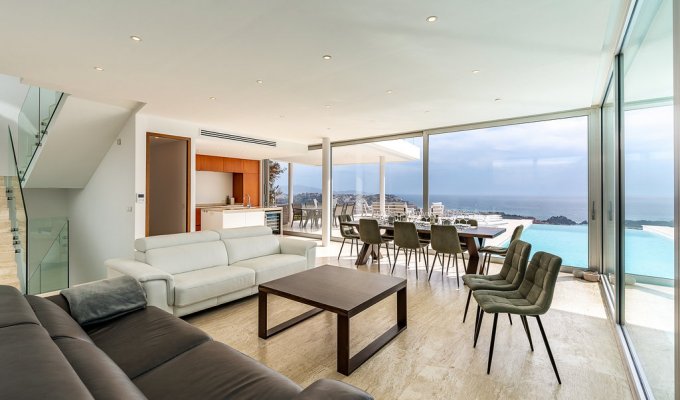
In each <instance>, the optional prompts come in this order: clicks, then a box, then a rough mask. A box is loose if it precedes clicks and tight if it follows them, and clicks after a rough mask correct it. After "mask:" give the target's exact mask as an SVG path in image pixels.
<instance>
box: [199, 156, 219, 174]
mask: <svg viewBox="0 0 680 400" xmlns="http://www.w3.org/2000/svg"><path fill="white" fill-rule="evenodd" d="M196 171H213V172H222V157H216V156H204V155H196Z"/></svg>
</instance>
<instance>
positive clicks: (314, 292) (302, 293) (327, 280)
mask: <svg viewBox="0 0 680 400" xmlns="http://www.w3.org/2000/svg"><path fill="white" fill-rule="evenodd" d="M405 287H406V279H403V278H395V277H393V276H387V275H381V274H375V273H370V272H363V271H357V270H355V269H351V268H342V267H336V266H332V265H323V266H320V267H317V268H312V269H310V270H307V271H303V272H299V273H297V274H293V275H289V276H286V277H284V278H281V279H276V280H273V281H270V282H267V283H263V284H261V285H260V286H259V290H260V292H266V293H271V294H275V295H277V296H281V297H285V298H288V299H291V300H295V301H298V302H301V303H305V304H309V305H311V306H314V307H319V308H323V309H325V310H328V311H331V312H334V313H336V314H342V315H348V316H350V317H351V316H353V315H356V314H358V313H360V312H361V311H363V310H365V309H367V308H368V307H370V306H372V305H373V304H376V303H377V302H379V301H380V300H382V299H384V298H386V297H388V296H389V295H391V294H393V293H396V292H397V291H399V290H400V289H403V288H405Z"/></svg>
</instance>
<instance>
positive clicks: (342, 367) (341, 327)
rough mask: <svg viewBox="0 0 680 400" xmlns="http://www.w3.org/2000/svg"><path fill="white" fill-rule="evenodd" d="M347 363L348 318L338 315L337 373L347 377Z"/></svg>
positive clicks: (348, 371)
mask: <svg viewBox="0 0 680 400" xmlns="http://www.w3.org/2000/svg"><path fill="white" fill-rule="evenodd" d="M349 362H350V359H349V317H348V316H346V315H345V316H343V315H338V372H340V373H341V374H344V375H349V374H350V372H351V371H350V369H349Z"/></svg>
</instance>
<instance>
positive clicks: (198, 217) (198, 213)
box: [196, 208, 201, 232]
mask: <svg viewBox="0 0 680 400" xmlns="http://www.w3.org/2000/svg"><path fill="white" fill-rule="evenodd" d="M200 230H201V209H200V208H197V209H196V232H198V231H200Z"/></svg>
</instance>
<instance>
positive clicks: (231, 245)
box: [223, 234, 281, 264]
mask: <svg viewBox="0 0 680 400" xmlns="http://www.w3.org/2000/svg"><path fill="white" fill-rule="evenodd" d="M223 242H224V245H225V246H226V247H227V253H228V254H229V263H230V264H235V263H237V262H239V261H242V260H248V259H251V258H255V257H262V256H269V255H272V254H279V253H281V246H280V245H279V239H278V238H277V237H276V236H274V235H272V234H269V235H264V236H253V237H249V238H236V239H224V240H223Z"/></svg>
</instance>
